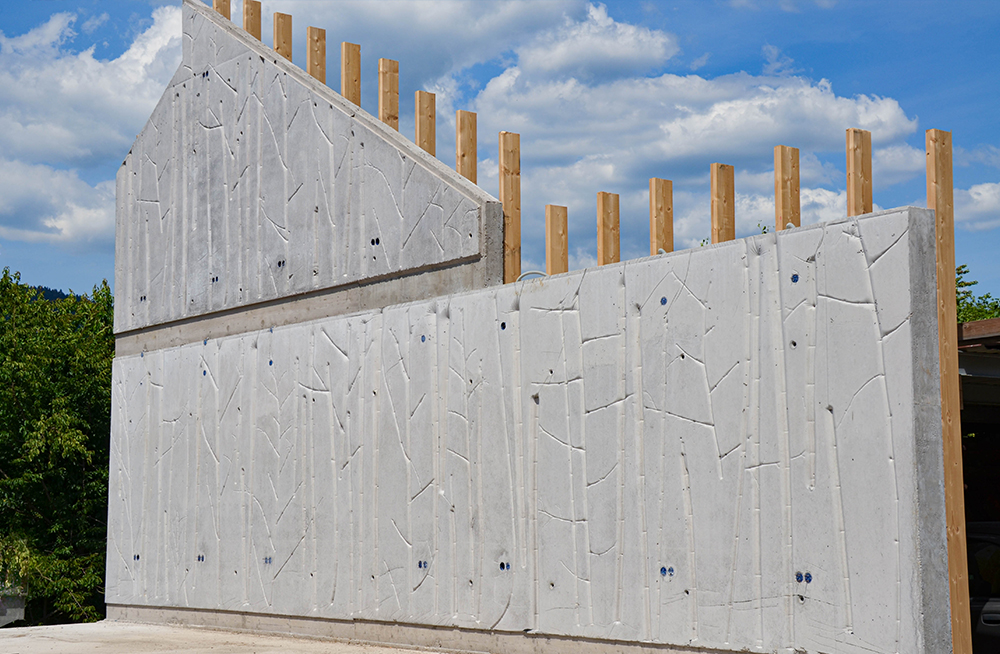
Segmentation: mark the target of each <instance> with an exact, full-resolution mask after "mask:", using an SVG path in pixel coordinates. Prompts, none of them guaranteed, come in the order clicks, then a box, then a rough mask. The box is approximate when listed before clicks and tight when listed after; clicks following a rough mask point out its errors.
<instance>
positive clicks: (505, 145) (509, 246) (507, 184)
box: [473, 114, 521, 284]
mask: <svg viewBox="0 0 1000 654" xmlns="http://www.w3.org/2000/svg"><path fill="white" fill-rule="evenodd" d="M473 116H475V114H473ZM473 152H475V148H473ZM499 153H500V204H502V205H503V283H504V284H509V283H511V282H515V281H517V278H518V277H520V276H521V135H520V134H515V133H514V132H500V146H499ZM473 174H474V173H473Z"/></svg>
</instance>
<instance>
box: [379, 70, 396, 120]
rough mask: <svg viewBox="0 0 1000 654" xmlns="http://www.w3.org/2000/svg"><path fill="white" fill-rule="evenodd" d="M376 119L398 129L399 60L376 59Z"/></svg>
mask: <svg viewBox="0 0 1000 654" xmlns="http://www.w3.org/2000/svg"><path fill="white" fill-rule="evenodd" d="M378 119H379V120H381V121H382V122H383V123H385V124H386V125H388V126H389V127H391V128H393V129H394V130H396V131H397V132H398V131H399V62H398V61H394V60H392V59H379V60H378Z"/></svg>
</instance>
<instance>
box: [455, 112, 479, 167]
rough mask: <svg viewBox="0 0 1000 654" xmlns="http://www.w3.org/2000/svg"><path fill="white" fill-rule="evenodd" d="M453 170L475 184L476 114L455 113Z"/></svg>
mask: <svg viewBox="0 0 1000 654" xmlns="http://www.w3.org/2000/svg"><path fill="white" fill-rule="evenodd" d="M455 170H457V171H458V174H460V175H461V176H462V177H464V178H466V179H467V180H469V181H470V182H472V183H473V184H475V183H476V114H474V113H473V112H471V111H462V110H461V109H459V110H458V111H457V112H455Z"/></svg>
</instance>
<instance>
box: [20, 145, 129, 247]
mask: <svg viewBox="0 0 1000 654" xmlns="http://www.w3.org/2000/svg"><path fill="white" fill-rule="evenodd" d="M114 233H115V182H114V181H113V180H109V181H105V182H101V183H99V184H97V185H96V186H91V185H89V184H87V183H86V182H84V181H83V180H81V179H80V178H79V176H78V175H77V174H76V173H75V172H73V171H66V170H56V169H55V168H53V167H51V166H46V165H43V164H26V163H23V162H20V161H9V160H6V159H0V238H6V239H11V240H17V241H29V242H46V243H54V244H60V245H66V246H69V247H71V248H82V247H87V246H89V245H92V244H94V243H95V242H97V243H100V244H104V245H108V244H110V243H113V242H114Z"/></svg>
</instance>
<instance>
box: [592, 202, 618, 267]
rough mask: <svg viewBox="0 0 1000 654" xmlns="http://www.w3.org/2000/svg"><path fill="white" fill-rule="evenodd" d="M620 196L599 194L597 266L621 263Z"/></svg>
mask: <svg viewBox="0 0 1000 654" xmlns="http://www.w3.org/2000/svg"><path fill="white" fill-rule="evenodd" d="M619 237H620V231H619V227H618V194H617V193H605V192H603V191H602V192H600V193H598V194H597V265H598V266H603V265H604V264H607V263H618V262H619V261H621V250H620V243H619Z"/></svg>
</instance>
